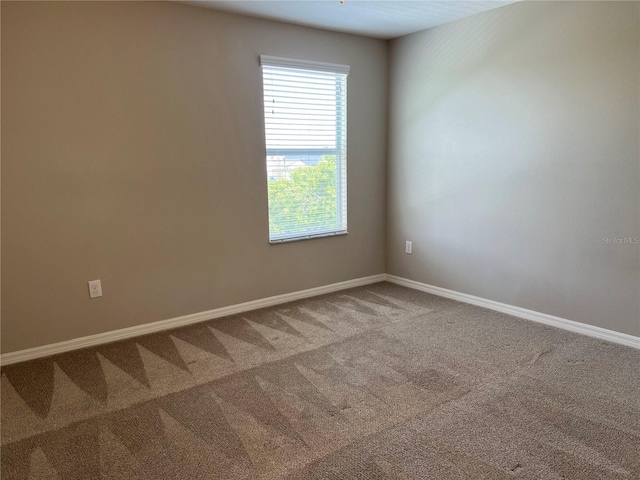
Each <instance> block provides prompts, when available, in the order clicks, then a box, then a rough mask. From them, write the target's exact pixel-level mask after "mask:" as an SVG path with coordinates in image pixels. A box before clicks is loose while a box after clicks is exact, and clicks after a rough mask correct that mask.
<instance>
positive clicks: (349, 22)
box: [185, 0, 517, 39]
mask: <svg viewBox="0 0 640 480" xmlns="http://www.w3.org/2000/svg"><path fill="white" fill-rule="evenodd" d="M515 1H517V0H409V1H406V0H386V1H385V0H344V3H340V0H246V1H245V0H186V1H185V3H189V4H192V5H198V6H202V7H207V8H212V9H215V10H225V11H228V12H234V13H239V14H242V15H249V16H252V17H260V18H268V19H271V20H280V21H283V22H288V23H295V24H298V25H306V26H310V27H317V28H323V29H327V30H334V31H338V32H348V33H356V34H359V35H365V36H368V37H375V38H385V39H389V38H395V37H400V36H402V35H407V34H409V33H413V32H417V31H419V30H424V29H426V28H431V27H435V26H437V25H442V24H443V23H447V22H452V21H454V20H458V19H460V18H464V17H469V16H471V15H475V14H476V13H480V12H484V11H485V10H491V9H492V8H497V7H501V6H503V5H508V4H510V3H514V2H515Z"/></svg>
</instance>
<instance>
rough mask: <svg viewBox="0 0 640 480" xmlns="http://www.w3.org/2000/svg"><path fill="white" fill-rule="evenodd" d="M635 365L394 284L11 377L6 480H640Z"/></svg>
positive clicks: (609, 348)
mask: <svg viewBox="0 0 640 480" xmlns="http://www.w3.org/2000/svg"><path fill="white" fill-rule="evenodd" d="M639 389H640V351H638V350H633V349H630V348H625V347H621V346H617V345H613V344H608V343H604V342H601V341H598V340H594V339H590V338H587V337H582V336H579V335H575V334H572V333H568V332H565V331H562V330H557V329H553V328H548V327H545V326H541V325H538V324H535V323H531V322H526V321H523V320H519V319H515V318H512V317H509V316H507V315H502V314H499V313H495V312H491V311H488V310H484V309H481V308H478V307H474V306H469V305H465V304H461V303H457V302H453V301H450V300H445V299H442V298H438V297H434V296H431V295H428V294H425V293H421V292H417V291H413V290H409V289H406V288H403V287H398V286H395V285H391V284H388V283H380V284H376V285H371V286H367V287H363V288H357V289H352V290H347V291H343V292H340V293H336V294H330V295H325V296H322V297H316V298H313V299H308V300H303V301H299V302H295V303H290V304H287V305H281V306H278V307H274V308H269V309H264V310H259V311H254V312H249V313H246V314H242V315H237V316H232V317H227V318H223V319H217V320H212V321H210V322H206V323H202V324H198V325H195V326H191V327H186V328H182V329H178V330H173V331H170V332H166V333H160V334H154V335H151V336H147V337H141V338H137V339H135V340H131V341H127V342H121V343H115V344H110V345H104V346H101V347H97V348H92V349H87V350H83V351H77V352H72V353H68V354H63V355H59V356H55V357H52V358H47V359H43V360H37V361H32V362H28V363H24V364H19V365H12V366H7V367H5V368H3V369H2V478H3V479H4V480H9V479H31V478H33V479H40V478H60V479H94V478H114V479H135V478H141V479H174V478H175V479H198V478H202V479H210V478H211V479H213V478H230V479H231V478H232V479H245V478H246V479H249V478H251V479H257V478H265V479H276V478H288V479H307V478H308V479H349V480H351V479H367V480H369V479H411V478H428V479H487V480H489V479H490V480H500V479H508V478H514V477H517V478H529V479H579V480H585V479H636V480H637V479H638V478H640V394H639Z"/></svg>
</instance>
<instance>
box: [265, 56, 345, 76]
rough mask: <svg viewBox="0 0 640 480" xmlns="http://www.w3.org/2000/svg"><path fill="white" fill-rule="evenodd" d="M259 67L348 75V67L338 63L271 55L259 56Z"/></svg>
mask: <svg viewBox="0 0 640 480" xmlns="http://www.w3.org/2000/svg"><path fill="white" fill-rule="evenodd" d="M260 65H261V66H269V67H283V68H300V69H303V70H314V71H320V72H332V73H344V74H345V75H348V74H349V70H350V68H351V67H350V66H349V65H340V64H338V63H324V62H314V61H310V60H298V59H295V58H284V57H273V56H271V55H260Z"/></svg>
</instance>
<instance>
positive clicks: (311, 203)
mask: <svg viewBox="0 0 640 480" xmlns="http://www.w3.org/2000/svg"><path fill="white" fill-rule="evenodd" d="M260 63H261V65H262V80H263V86H264V123H265V140H266V147H267V149H266V168H267V185H268V194H269V242H271V243H278V242H285V241H293V240H302V239H306V238H314V237H322V236H329V235H340V234H346V233H347V132H346V125H347V112H346V109H347V106H346V103H347V102H346V100H347V74H348V73H349V67H348V66H346V65H334V64H327V63H317V62H306V61H301V60H291V59H288V58H278V57H268V56H264V55H263V56H261V57H260Z"/></svg>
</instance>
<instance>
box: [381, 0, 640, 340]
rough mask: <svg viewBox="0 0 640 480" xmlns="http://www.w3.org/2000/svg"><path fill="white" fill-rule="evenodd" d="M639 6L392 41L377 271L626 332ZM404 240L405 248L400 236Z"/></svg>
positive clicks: (631, 279)
mask: <svg viewBox="0 0 640 480" xmlns="http://www.w3.org/2000/svg"><path fill="white" fill-rule="evenodd" d="M639 20H640V4H639V3H638V2H621V3H615V2H567V3H564V2H531V3H529V2H524V3H518V4H514V5H511V6H507V7H503V8H499V9H497V10H493V11H490V12H487V13H483V14H480V15H477V16H474V17H470V18H468V19H465V20H461V21H458V22H455V23H452V24H449V25H445V26H442V27H439V28H435V29H432V30H428V31H425V32H421V33H417V34H413V35H410V36H407V37H403V38H400V39H397V40H394V41H393V42H392V43H391V50H390V55H391V58H390V69H391V79H390V85H391V87H390V88H391V90H390V100H391V108H390V117H389V122H390V131H389V151H390V153H389V165H388V199H389V203H388V213H387V214H388V216H389V222H388V244H387V245H388V250H387V262H388V263H387V265H388V272H389V273H391V274H395V275H400V276H403V277H407V278H410V279H413V280H416V281H420V282H425V283H428V284H432V285H436V286H439V287H444V288H448V289H452V290H456V291H460V292H464V293H468V294H472V295H477V296H480V297H484V298H488V299H492V300H496V301H499V302H505V303H507V304H511V305H517V306H520V307H524V308H528V309H532V310H536V311H539V312H544V313H547V314H552V315H557V316H560V317H564V318H568V319H571V320H576V321H579V322H584V323H587V324H591V325H596V326H600V327H604V328H608V329H612V330H616V331H619V332H623V333H627V334H632V335H640V246H639V245H637V244H635V245H634V244H605V243H603V237H610V238H612V237H620V238H622V237H638V236H640V225H639V223H640V175H639V167H640V166H639V163H640V151H639V142H640V122H639V116H640V101H639V90H640V74H639V64H640V49H639V43H640V28H639ZM405 239H407V240H413V242H414V245H413V247H414V253H413V255H406V254H404V241H405Z"/></svg>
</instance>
